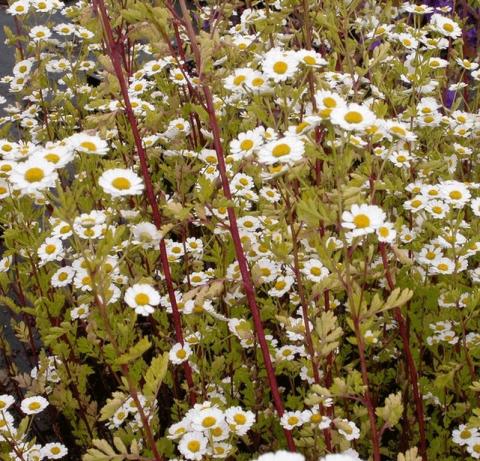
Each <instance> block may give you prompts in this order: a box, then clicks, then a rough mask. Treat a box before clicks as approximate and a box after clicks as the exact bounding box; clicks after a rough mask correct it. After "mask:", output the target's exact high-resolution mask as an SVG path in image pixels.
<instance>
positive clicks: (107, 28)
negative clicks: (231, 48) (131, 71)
mask: <svg viewBox="0 0 480 461" xmlns="http://www.w3.org/2000/svg"><path fill="white" fill-rule="evenodd" d="M92 1H93V5H94V6H95V8H96V9H97V11H99V12H100V17H101V20H102V25H103V30H104V32H105V42H106V47H107V53H108V55H109V57H110V60H111V61H112V65H113V68H114V70H115V75H116V76H117V79H118V81H119V84H120V90H121V93H122V97H123V101H124V104H125V113H126V116H127V119H128V122H129V124H130V128H131V130H132V134H133V138H134V141H135V147H136V151H137V155H138V159H139V161H140V170H141V173H142V176H143V180H144V182H145V191H146V196H147V200H148V203H149V204H150V206H151V208H152V217H153V222H154V224H155V226H156V227H157V228H158V229H160V228H161V227H162V216H161V214H160V209H159V207H158V204H157V200H156V198H155V193H154V190H153V184H152V178H151V176H150V172H149V170H148V163H147V153H146V151H145V148H144V147H143V144H142V140H141V137H140V132H139V129H138V123H137V119H136V117H135V114H134V113H133V109H132V105H131V103H130V97H129V94H128V87H127V82H126V80H125V76H124V73H123V69H122V49H123V45H122V44H121V43H120V42H116V41H115V40H114V37H113V31H112V26H111V24H110V19H109V17H108V14H107V10H106V8H105V2H104V0H92ZM160 263H161V265H162V270H163V274H164V276H165V283H166V285H167V291H168V297H169V300H170V304H171V305H172V318H173V325H174V329H175V337H176V340H177V342H179V343H181V344H182V345H183V344H184V340H183V329H182V321H181V317H180V311H179V310H178V305H177V300H176V297H175V288H174V286H173V279H172V274H171V271H170V264H169V262H168V256H167V249H166V246H165V241H164V240H163V239H162V240H160ZM183 366H184V370H185V378H186V380H187V384H188V388H189V397H190V403H192V404H193V403H195V401H196V397H195V391H194V383H193V376H192V369H191V367H190V365H189V364H188V362H184V365H183Z"/></svg>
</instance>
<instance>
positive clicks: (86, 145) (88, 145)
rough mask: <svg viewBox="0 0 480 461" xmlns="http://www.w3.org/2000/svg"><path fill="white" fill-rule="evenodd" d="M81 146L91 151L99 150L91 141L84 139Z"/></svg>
mask: <svg viewBox="0 0 480 461" xmlns="http://www.w3.org/2000/svg"><path fill="white" fill-rule="evenodd" d="M80 147H82V148H83V149H85V150H88V151H89V152H95V151H96V150H97V146H96V145H95V143H93V142H91V141H83V142H82V143H80Z"/></svg>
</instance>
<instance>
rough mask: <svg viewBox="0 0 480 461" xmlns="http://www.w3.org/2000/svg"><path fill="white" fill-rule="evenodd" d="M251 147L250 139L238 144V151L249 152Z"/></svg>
mask: <svg viewBox="0 0 480 461" xmlns="http://www.w3.org/2000/svg"><path fill="white" fill-rule="evenodd" d="M252 147H253V141H252V140H251V139H244V140H243V141H242V142H241V143H240V149H242V150H250V149H251V148H252Z"/></svg>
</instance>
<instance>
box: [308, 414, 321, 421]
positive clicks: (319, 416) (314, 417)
mask: <svg viewBox="0 0 480 461" xmlns="http://www.w3.org/2000/svg"><path fill="white" fill-rule="evenodd" d="M321 420H322V415H319V414H318V413H314V414H313V415H312V416H311V417H310V422H311V423H319V422H320V421H321Z"/></svg>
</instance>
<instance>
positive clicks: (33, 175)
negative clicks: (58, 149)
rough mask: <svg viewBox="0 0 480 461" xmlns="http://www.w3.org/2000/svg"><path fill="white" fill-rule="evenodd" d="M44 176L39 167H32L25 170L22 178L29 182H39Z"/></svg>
mask: <svg viewBox="0 0 480 461" xmlns="http://www.w3.org/2000/svg"><path fill="white" fill-rule="evenodd" d="M44 177H45V173H44V172H43V170H42V169H41V168H37V167H33V168H29V169H28V170H27V171H25V175H24V178H25V180H26V181H28V182H30V183H34V182H40V181H41V180H42V179H43V178H44Z"/></svg>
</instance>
